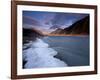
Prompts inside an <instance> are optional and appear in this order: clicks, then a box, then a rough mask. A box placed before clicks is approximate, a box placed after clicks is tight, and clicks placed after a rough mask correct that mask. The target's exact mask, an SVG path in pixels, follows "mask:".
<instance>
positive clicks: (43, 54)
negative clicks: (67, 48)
mask: <svg viewBox="0 0 100 80" xmlns="http://www.w3.org/2000/svg"><path fill="white" fill-rule="evenodd" d="M29 44H30V43H29ZM24 46H25V45H24ZM55 55H57V51H55V50H54V49H52V48H50V47H49V45H48V44H47V43H45V42H44V41H43V40H42V39H39V38H37V40H36V41H33V42H31V45H30V48H28V49H26V50H23V60H24V61H26V64H25V65H24V68H47V67H66V66H67V64H66V63H65V62H64V61H62V60H60V59H58V58H56V57H54V56H55Z"/></svg>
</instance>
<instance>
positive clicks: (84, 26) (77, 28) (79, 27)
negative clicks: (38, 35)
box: [51, 16, 89, 35]
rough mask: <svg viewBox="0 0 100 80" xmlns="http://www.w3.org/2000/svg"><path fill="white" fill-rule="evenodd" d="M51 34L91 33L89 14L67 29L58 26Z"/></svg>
mask: <svg viewBox="0 0 100 80" xmlns="http://www.w3.org/2000/svg"><path fill="white" fill-rule="evenodd" d="M51 34H52V35H53V34H80V35H81V34H82V35H84V34H86V35H88V34H89V16H87V17H85V18H83V19H81V20H79V21H77V22H75V23H74V24H72V25H71V26H69V27H68V28H65V29H60V28H58V29H57V30H55V31H53V32H51Z"/></svg>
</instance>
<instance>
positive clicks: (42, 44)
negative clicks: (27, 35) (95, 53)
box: [23, 36, 89, 68]
mask: <svg viewBox="0 0 100 80" xmlns="http://www.w3.org/2000/svg"><path fill="white" fill-rule="evenodd" d="M27 46H28V48H27ZM23 47H24V48H25V49H23V62H25V65H23V67H24V68H47V67H67V66H86V65H89V36H49V37H44V38H42V39H39V38H37V39H36V41H30V42H29V43H28V44H25V45H24V46H23Z"/></svg>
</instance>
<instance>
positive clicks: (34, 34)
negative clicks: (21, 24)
mask: <svg viewBox="0 0 100 80" xmlns="http://www.w3.org/2000/svg"><path fill="white" fill-rule="evenodd" d="M42 36H44V35H43V34H42V33H41V32H40V31H38V30H36V29H25V28H23V44H24V43H28V42H29V41H35V40H36V38H40V37H42Z"/></svg>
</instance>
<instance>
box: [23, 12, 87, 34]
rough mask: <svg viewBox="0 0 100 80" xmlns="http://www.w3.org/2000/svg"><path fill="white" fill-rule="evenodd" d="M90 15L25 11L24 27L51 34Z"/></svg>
mask: <svg viewBox="0 0 100 80" xmlns="http://www.w3.org/2000/svg"><path fill="white" fill-rule="evenodd" d="M88 15H89V14H82V13H81V14H80V13H61V12H43V11H23V27H24V28H35V29H38V30H40V31H42V32H44V33H50V32H52V31H54V30H56V29H57V28H61V29H64V28H67V27H69V26H70V25H72V24H73V23H75V22H76V21H78V20H80V19H82V18H84V17H86V16H88Z"/></svg>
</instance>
